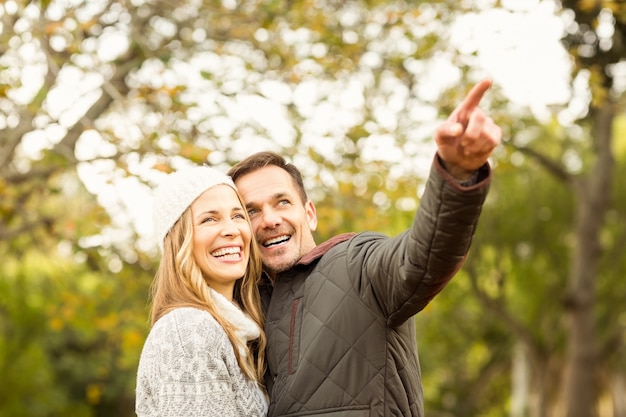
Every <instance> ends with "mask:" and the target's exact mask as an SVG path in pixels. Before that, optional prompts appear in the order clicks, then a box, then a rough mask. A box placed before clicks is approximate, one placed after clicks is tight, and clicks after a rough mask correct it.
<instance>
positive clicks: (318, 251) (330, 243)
mask: <svg viewBox="0 0 626 417" xmlns="http://www.w3.org/2000/svg"><path fill="white" fill-rule="evenodd" d="M354 235H356V233H342V234H340V235H337V236H334V237H331V238H330V239H328V240H327V241H326V242H324V243H322V244H321V245H317V246H316V247H315V248H313V249H312V250H311V251H310V252H308V253H307V254H305V255H304V256H303V257H302V258H300V260H299V261H298V262H297V263H296V266H297V265H309V264H310V263H311V262H313V261H315V260H317V259H319V258H321V257H322V255H324V254H325V253H326V252H328V251H329V250H330V249H331V248H333V247H334V246H337V245H338V244H340V243H341V242H345V241H346V240H349V239H351V238H352V237H353V236H354ZM259 284H260V285H262V286H264V285H269V286H273V283H272V280H271V279H270V277H269V276H268V275H267V273H266V272H265V271H263V273H262V274H261V279H260V281H259Z"/></svg>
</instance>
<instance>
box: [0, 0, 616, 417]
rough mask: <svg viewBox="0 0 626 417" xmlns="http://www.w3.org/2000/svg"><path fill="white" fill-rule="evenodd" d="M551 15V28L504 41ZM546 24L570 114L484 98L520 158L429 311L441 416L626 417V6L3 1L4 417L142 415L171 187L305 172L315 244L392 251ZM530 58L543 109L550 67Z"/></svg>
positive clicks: (0, 302)
mask: <svg viewBox="0 0 626 417" xmlns="http://www.w3.org/2000/svg"><path fill="white" fill-rule="evenodd" d="M531 9H532V10H535V9H536V10H543V11H544V12H546V11H547V12H548V13H547V14H548V15H550V16H552V17H553V18H554V19H553V20H551V21H550V22H551V26H546V27H532V26H526V27H524V28H523V29H520V27H519V26H515V25H507V22H513V21H514V20H512V19H514V18H515V17H516V16H518V17H519V16H520V15H522V16H523V15H529V14H530V13H531V12H530V11H529V10H531ZM485 16H492V17H493V16H495V19H494V18H492V19H491V20H484V18H485ZM481 19H483V20H481ZM459 28H461V29H459ZM547 28H550V31H548V30H547ZM542 30H545V37H546V43H547V42H548V37H549V36H550V33H553V32H552V31H553V30H554V31H556V32H557V36H558V38H560V41H561V43H560V45H561V48H560V53H562V55H563V60H564V61H565V62H566V63H567V68H568V72H567V73H565V74H563V78H564V81H565V83H564V85H566V90H567V91H566V94H565V96H564V97H565V98H563V99H562V100H561V102H558V103H553V104H551V105H549V106H543V107H541V108H538V107H537V106H533V105H531V104H530V103H528V102H526V103H520V102H519V101H516V100H513V99H511V97H510V95H511V94H507V89H506V88H502V87H503V86H505V84H506V80H504V79H501V78H498V77H499V76H494V81H495V86H494V89H492V91H491V92H490V93H489V94H488V96H487V97H486V98H485V100H484V101H483V107H485V108H486V109H487V110H488V111H489V112H490V114H491V115H492V117H493V118H494V119H495V120H496V121H497V122H498V123H499V124H500V125H501V126H502V127H503V129H504V132H505V143H504V144H503V146H502V147H500V149H498V151H497V153H496V154H495V155H494V158H493V166H494V168H495V177H494V181H493V184H492V189H491V192H490V195H489V199H488V201H487V204H486V206H485V208H484V212H483V216H482V219H481V222H480V225H479V229H478V231H477V234H476V238H475V242H474V245H473V247H472V252H471V255H470V257H469V259H468V262H467V264H466V265H465V267H464V268H463V270H462V271H461V272H460V273H459V274H458V276H457V277H456V278H455V279H454V280H453V281H452V283H451V284H450V285H449V286H448V287H447V288H446V289H445V290H444V291H443V293H442V294H441V295H440V296H439V297H438V298H437V299H436V300H435V301H433V302H432V303H431V305H429V306H428V307H427V308H426V309H425V310H424V311H423V312H422V313H420V314H419V315H418V320H417V326H418V346H419V350H420V358H421V362H422V368H423V382H424V391H425V396H426V410H427V415H428V416H429V417H452V416H454V417H466V416H494V417H495V416H498V417H501V416H503V415H509V416H512V417H526V416H529V417H531V416H532V417H548V416H550V417H552V416H559V417H560V416H566V417H592V416H597V417H624V416H626V363H624V358H625V357H626V355H625V353H626V352H625V347H624V328H625V326H626V312H625V310H624V302H623V300H624V297H625V295H626V283H625V282H624V279H623V277H624V276H625V275H626V259H625V258H624V256H623V253H624V249H625V246H626V230H625V229H626V222H625V218H624V217H625V213H626V190H625V187H626V186H625V185H624V181H623V180H622V179H623V178H624V177H625V176H626V172H625V171H626V114H625V113H626V112H625V110H624V108H625V107H624V104H625V94H624V92H625V90H626V59H625V58H624V57H625V56H626V50H625V48H626V37H625V33H626V5H625V4H624V2H622V1H610V0H561V1H557V0H554V1H553V0H528V1H515V0H509V1H505V0H502V1H497V0H482V1H479V0H476V1H449V0H433V1H418V0H414V1H411V0H404V1H382V0H352V1H344V0H341V1H335V0H302V1H301V0H292V1H281V0H253V1H246V2H238V1H236V0H223V1H212V0H185V1H179V2H170V1H163V0H154V1H149V0H147V1H143V0H116V1H113V0H45V1H44V0H41V1H26V0H3V1H1V2H0V127H1V128H2V134H1V135H0V259H1V260H2V262H0V331H1V332H2V335H1V337H0V375H2V377H3V378H2V379H3V381H4V382H5V383H4V384H2V386H0V416H11V417H20V416H29V417H31V416H32V417H39V416H41V417H43V416H66V415H72V416H77V417H82V416H84V417H92V416H120V417H124V416H132V415H134V384H135V372H136V367H137V363H138V359H139V354H140V351H141V347H142V345H143V341H144V339H145V336H146V335H147V332H148V306H147V294H148V288H149V285H150V282H151V280H152V276H153V274H154V272H155V268H156V264H157V256H158V252H157V249H156V245H155V243H154V241H153V240H152V239H151V236H150V215H151V213H150V209H149V206H150V192H149V190H150V187H151V186H153V185H154V184H155V183H157V182H158V181H159V178H160V177H161V175H163V173H164V172H167V171H169V170H171V169H173V168H176V167H179V166H181V165H184V164H186V163H190V162H191V163H209V164H212V165H215V166H218V167H220V168H223V169H226V168H227V167H228V165H230V164H232V163H233V162H235V161H237V160H239V159H241V158H242V157H244V156H246V155H247V154H249V153H252V152H254V151H256V150H261V149H271V150H276V151H279V152H281V153H283V154H285V155H286V156H288V157H289V158H290V159H292V160H293V161H294V162H295V163H296V164H298V165H299V166H301V167H302V169H303V171H304V173H305V176H306V178H307V187H308V188H309V189H310V196H311V197H312V199H313V200H314V201H315V202H316V204H317V207H318V215H319V218H320V222H319V223H320V227H319V231H318V236H317V239H318V242H321V241H323V240H324V239H326V238H328V237H330V236H332V235H334V234H336V233H339V232H344V231H360V230H380V231H383V232H385V233H387V234H389V235H395V234H397V233H399V232H400V231H402V230H404V229H405V228H406V227H408V225H409V224H410V221H411V219H412V217H413V213H414V211H415V209H416V207H417V206H418V204H419V195H420V193H421V185H422V183H423V181H424V178H425V176H426V175H427V172H428V167H429V165H430V161H431V160H432V157H433V152H434V147H433V144H432V143H431V133H432V130H433V129H434V126H435V125H436V123H437V122H438V121H440V120H441V119H442V118H445V117H446V116H447V115H448V114H449V113H450V111H451V110H452V109H453V108H454V107H455V105H456V104H457V103H458V102H459V101H460V100H461V99H462V97H463V96H464V95H465V93H466V92H467V91H468V89H469V88H470V87H471V85H472V84H473V83H474V82H475V81H476V80H478V79H480V78H483V77H484V76H493V74H491V73H490V71H489V68H488V66H486V65H485V62H486V58H487V55H488V53H487V52H486V51H487V50H486V49H485V45H484V43H485V42H486V40H489V42H495V43H498V42H502V44H501V45H500V47H501V48H500V49H496V54H495V61H496V62H498V63H501V64H507V60H509V59H511V57H512V56H516V52H518V51H519V53H518V54H517V56H518V58H519V57H520V55H521V52H522V49H521V48H520V44H521V43H523V42H524V41H526V40H528V39H527V38H530V37H531V36H536V35H537V32H539V36H543V35H542V33H541V31H542ZM481 34H482V35H481ZM505 39H512V40H509V41H505ZM506 42H509V43H506ZM507 49H508V50H509V52H510V51H511V50H512V51H514V52H513V54H509V55H507V54H505V52H506V51H507ZM532 56H533V58H532V59H531V60H532V61H533V62H532V63H530V65H528V69H526V71H530V70H531V69H532V71H533V74H535V73H536V74H537V76H536V77H535V78H531V80H530V82H527V84H525V85H524V86H523V87H526V88H528V90H529V95H533V94H538V93H539V92H540V91H539V89H540V88H541V85H543V84H542V82H544V81H545V80H544V77H543V76H542V73H543V72H545V74H546V75H545V77H546V78H547V77H548V74H549V73H550V71H549V70H550V69H551V68H548V67H547V66H548V65H550V64H549V60H544V59H542V56H541V54H539V53H538V54H537V55H536V56H534V55H532ZM492 58H494V56H492ZM543 58H546V56H544V57H543ZM520 59H521V60H523V58H520ZM516 62H517V61H516ZM509 64H510V63H509ZM525 64H528V63H525ZM500 74H501V73H500ZM525 79H528V78H525ZM520 82H521V80H520ZM518 87H519V86H518ZM509 93H510V92H509Z"/></svg>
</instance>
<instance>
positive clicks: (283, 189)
mask: <svg viewBox="0 0 626 417" xmlns="http://www.w3.org/2000/svg"><path fill="white" fill-rule="evenodd" d="M236 185H237V188H238V189H239V193H240V194H241V196H242V197H243V201H244V202H245V203H246V209H247V210H248V214H249V215H250V220H251V221H252V231H253V232H254V236H255V238H256V241H257V242H258V243H259V246H260V251H261V258H262V259H263V267H264V269H265V271H266V272H267V273H268V274H269V275H270V277H271V278H272V279H274V278H275V276H276V274H278V273H279V272H283V271H286V270H288V269H290V268H291V267H292V266H293V265H295V263H296V262H297V261H298V260H299V259H300V258H301V257H302V255H304V254H306V253H307V252H309V251H310V250H311V249H313V248H314V247H315V241H314V239H313V231H314V230H315V228H316V227H317V217H316V214H315V206H314V205H313V203H312V202H311V201H307V202H303V201H301V199H300V194H299V193H298V190H297V188H296V185H295V182H294V181H293V179H292V178H291V176H290V175H289V174H288V173H287V171H285V170H283V169H281V168H279V167H277V166H273V165H270V166H267V167H263V168H260V169H258V170H256V171H253V172H251V173H249V174H246V175H243V176H241V177H239V178H238V179H237V181H236Z"/></svg>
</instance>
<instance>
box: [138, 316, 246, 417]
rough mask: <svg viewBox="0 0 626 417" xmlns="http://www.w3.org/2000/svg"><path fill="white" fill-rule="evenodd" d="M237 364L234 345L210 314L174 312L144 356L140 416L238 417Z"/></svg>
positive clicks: (155, 330) (157, 330)
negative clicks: (233, 379)
mask: <svg viewBox="0 0 626 417" xmlns="http://www.w3.org/2000/svg"><path fill="white" fill-rule="evenodd" d="M229 351H230V354H229ZM233 360H234V355H233V354H232V345H231V344H230V342H229V341H228V338H227V337H226V334H225V333H224V331H223V330H222V329H221V327H220V326H219V324H218V323H217V322H216V321H215V320H214V319H213V317H212V316H211V315H210V314H208V313H206V312H203V311H200V310H196V309H191V308H180V309H176V310H174V311H172V312H170V313H168V314H167V315H165V316H163V317H162V318H161V319H160V320H159V321H158V322H157V323H156V324H155V325H154V327H153V328H152V330H151V332H150V334H149V335H148V338H147V340H146V343H145V345H144V349H143V351H142V354H141V358H140V362H139V368H138V374H137V392H136V413H137V415H138V416H139V417H147V416H160V417H167V416H172V417H173V416H177V417H179V416H194V417H213V416H215V417H225V416H237V415H238V411H237V404H236V398H235V394H234V389H233V386H232V377H231V375H230V372H232V369H236V367H237V366H238V365H237V362H236V360H234V363H232V362H233Z"/></svg>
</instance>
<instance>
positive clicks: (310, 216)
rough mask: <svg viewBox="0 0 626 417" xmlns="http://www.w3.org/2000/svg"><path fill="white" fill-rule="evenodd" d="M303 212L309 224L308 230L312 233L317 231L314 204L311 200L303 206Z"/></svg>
mask: <svg viewBox="0 0 626 417" xmlns="http://www.w3.org/2000/svg"><path fill="white" fill-rule="evenodd" d="M304 211H305V212H306V218H307V222H308V223H309V229H311V231H312V232H314V231H315V229H317V212H316V211H315V204H313V202H312V201H311V200H309V201H307V202H306V203H305V204H304Z"/></svg>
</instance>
